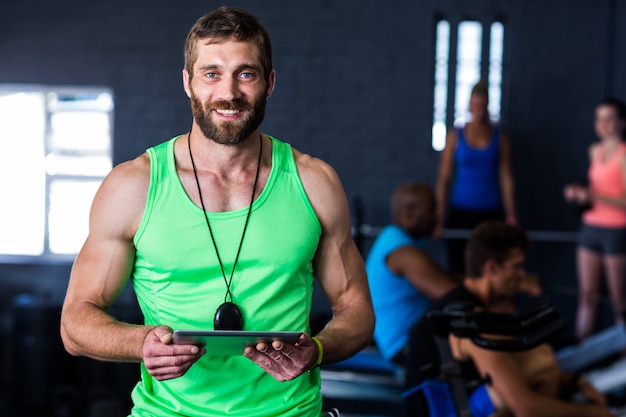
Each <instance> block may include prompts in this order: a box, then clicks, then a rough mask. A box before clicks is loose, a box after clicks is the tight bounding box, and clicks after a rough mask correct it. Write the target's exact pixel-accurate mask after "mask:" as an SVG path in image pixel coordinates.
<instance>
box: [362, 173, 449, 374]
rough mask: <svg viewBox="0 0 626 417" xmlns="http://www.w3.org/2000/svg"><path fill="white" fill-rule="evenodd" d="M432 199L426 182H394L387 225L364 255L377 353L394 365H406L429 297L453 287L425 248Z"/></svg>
mask: <svg viewBox="0 0 626 417" xmlns="http://www.w3.org/2000/svg"><path fill="white" fill-rule="evenodd" d="M435 201H436V200H435V194H434V192H433V190H432V188H430V187H429V186H427V185H425V184H421V183H418V182H407V183H404V184H401V185H400V186H398V187H397V188H396V189H395V190H394V192H393V195H392V198H391V215H392V224H390V225H388V226H387V227H385V228H384V229H383V230H382V232H381V233H380V234H379V235H378V237H377V238H376V241H375V242H374V244H373V245H372V248H371V249H370V252H369V254H368V257H367V262H366V269H367V276H368V280H369V286H370V290H371V294H372V302H373V304H374V312H375V313H376V328H375V329H374V340H375V341H376V345H377V347H378V349H379V351H380V353H381V354H382V356H383V357H384V358H385V359H387V360H391V361H393V362H394V363H397V364H399V365H404V363H405V355H406V347H407V345H408V341H409V335H410V333H411V328H412V327H413V325H414V324H415V323H417V321H418V320H419V319H420V318H421V317H422V316H423V315H424V313H425V312H426V311H427V310H428V308H429V307H430V305H431V301H432V300H436V299H437V298H439V297H440V296H442V295H443V294H445V293H446V292H448V291H450V290H451V289H452V288H454V285H455V284H454V282H453V281H452V279H451V278H450V277H449V275H448V274H447V272H446V271H444V269H443V268H441V267H440V266H439V265H438V264H437V262H436V261H435V260H434V259H433V258H432V257H431V256H430V255H429V254H428V251H427V248H426V238H428V237H429V236H431V235H432V232H433V229H434V227H435V224H436V214H435V213H436V210H435Z"/></svg>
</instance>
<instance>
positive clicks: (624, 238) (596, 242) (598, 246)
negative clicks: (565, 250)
mask: <svg viewBox="0 0 626 417" xmlns="http://www.w3.org/2000/svg"><path fill="white" fill-rule="evenodd" d="M578 244H579V245H580V246H582V247H583V248H585V249H589V250H590V251H592V252H596V253H599V254H602V255H626V228H623V227H621V228H613V227H597V226H590V225H588V224H583V226H582V228H581V229H580V234H579V236H578Z"/></svg>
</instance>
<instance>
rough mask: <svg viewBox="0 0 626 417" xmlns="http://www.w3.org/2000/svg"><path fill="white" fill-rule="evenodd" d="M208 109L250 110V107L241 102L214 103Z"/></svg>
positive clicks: (246, 103)
mask: <svg viewBox="0 0 626 417" xmlns="http://www.w3.org/2000/svg"><path fill="white" fill-rule="evenodd" d="M208 107H209V108H210V109H213V110H251V109H252V105H251V104H250V103H248V102H246V101H243V100H234V101H214V102H211V103H209V105H208Z"/></svg>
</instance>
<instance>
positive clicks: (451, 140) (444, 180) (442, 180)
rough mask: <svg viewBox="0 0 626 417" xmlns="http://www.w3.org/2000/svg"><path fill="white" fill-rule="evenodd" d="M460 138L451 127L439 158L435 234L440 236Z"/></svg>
mask: <svg viewBox="0 0 626 417" xmlns="http://www.w3.org/2000/svg"><path fill="white" fill-rule="evenodd" d="M457 142H458V138H457V133H456V129H455V128H454V127H451V128H450V129H449V130H448V134H447V135H446V147H445V148H444V149H443V151H441V156H440V158H439V173H438V175H437V183H436V185H435V197H436V199H437V225H436V226H435V231H434V235H435V236H437V237H439V236H441V233H442V231H443V224H444V221H445V218H446V206H447V205H448V193H449V191H450V184H451V183H452V175H453V172H454V152H455V150H456V146H457Z"/></svg>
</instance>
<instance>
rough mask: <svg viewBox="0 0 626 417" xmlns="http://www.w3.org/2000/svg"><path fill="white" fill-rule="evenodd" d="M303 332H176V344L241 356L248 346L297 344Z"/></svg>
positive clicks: (214, 353)
mask: <svg viewBox="0 0 626 417" xmlns="http://www.w3.org/2000/svg"><path fill="white" fill-rule="evenodd" d="M301 335H302V332H254V331H244V330H174V343H177V344H192V345H198V346H204V347H205V348H206V351H207V354H209V355H220V356H232V355H241V354H243V351H244V349H245V347H246V346H250V345H254V344H256V343H258V342H271V341H273V340H281V341H283V342H285V343H289V344H292V345H293V344H295V343H296V342H297V341H298V340H299V339H300V336H301Z"/></svg>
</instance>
